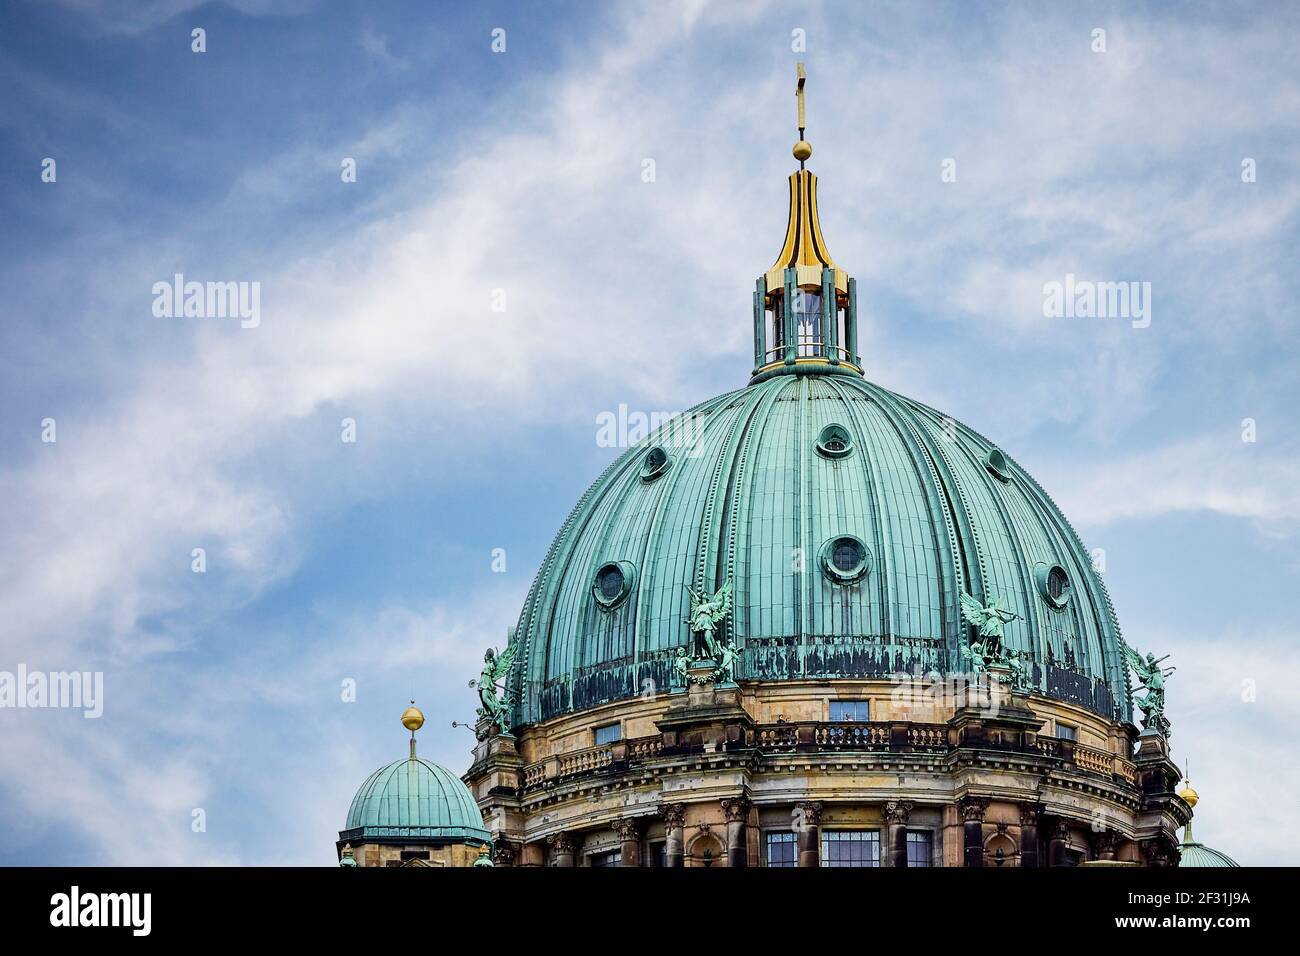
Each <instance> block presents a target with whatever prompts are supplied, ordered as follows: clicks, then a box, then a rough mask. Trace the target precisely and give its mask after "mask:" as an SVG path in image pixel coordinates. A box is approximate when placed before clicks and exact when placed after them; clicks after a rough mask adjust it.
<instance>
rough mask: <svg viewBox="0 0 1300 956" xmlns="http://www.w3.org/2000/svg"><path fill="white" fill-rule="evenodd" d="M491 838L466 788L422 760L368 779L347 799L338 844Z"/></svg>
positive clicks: (409, 760)
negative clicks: (350, 801)
mask: <svg viewBox="0 0 1300 956" xmlns="http://www.w3.org/2000/svg"><path fill="white" fill-rule="evenodd" d="M490 839H491V835H490V834H489V833H488V832H487V830H486V829H484V827H483V816H482V814H481V813H480V812H479V809H478V805H477V804H476V803H475V802H474V797H473V795H472V794H471V793H470V792H469V788H468V787H466V786H465V784H464V783H462V782H461V780H460V778H458V777H457V776H456V775H455V774H453V773H452V772H451V771H449V770H446V769H444V768H442V767H440V766H438V765H437V764H435V763H430V762H429V761H428V760H425V759H423V758H422V757H416V756H411V757H408V758H406V759H404V760H396V761H394V762H393V763H390V764H389V765H388V766H386V767H381V768H379V769H378V770H376V771H375V772H374V773H372V774H371V775H370V776H369V777H368V778H367V779H366V782H365V783H363V784H362V785H361V789H360V790H358V791H357V795H356V796H355V797H353V798H352V807H351V809H350V810H349V811H348V821H347V825H346V827H345V828H344V830H343V831H342V832H341V833H340V834H339V842H340V843H349V842H350V843H354V844H355V843H375V842H386V841H388V842H396V841H400V842H406V843H420V842H430V843H480V842H481V843H487V842H488V841H489V840H490Z"/></svg>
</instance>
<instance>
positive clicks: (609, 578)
mask: <svg viewBox="0 0 1300 956" xmlns="http://www.w3.org/2000/svg"><path fill="white" fill-rule="evenodd" d="M632 578H633V569H632V565H631V564H629V563H628V562H626V561H610V562H609V563H607V564H602V565H601V566H600V568H599V569H597V571H596V580H595V581H594V582H592V585H591V593H592V595H593V596H594V597H595V598H596V603H598V604H599V605H600V606H601V607H603V608H604V609H605V610H607V611H608V610H611V609H612V608H616V607H618V606H619V605H620V604H622V603H623V601H624V600H625V599H626V598H627V596H628V592H630V591H631V590H632Z"/></svg>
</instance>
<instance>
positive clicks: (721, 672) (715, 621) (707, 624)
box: [686, 578, 738, 680]
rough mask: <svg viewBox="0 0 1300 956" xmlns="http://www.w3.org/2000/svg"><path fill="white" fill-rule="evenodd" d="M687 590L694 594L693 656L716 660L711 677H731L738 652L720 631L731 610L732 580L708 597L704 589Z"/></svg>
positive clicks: (690, 624) (691, 625) (720, 678)
mask: <svg viewBox="0 0 1300 956" xmlns="http://www.w3.org/2000/svg"><path fill="white" fill-rule="evenodd" d="M686 592H687V593H688V594H689V595H690V596H691V616H690V617H689V618H687V619H686V624H687V626H688V627H690V629H691V633H692V634H694V635H695V654H694V659H695V660H705V661H713V662H714V664H715V665H716V666H715V667H714V670H713V674H712V675H711V679H713V680H729V679H730V678H731V665H732V663H733V662H734V661H735V659H736V656H737V653H738V652H737V651H736V649H735V648H734V647H732V646H731V645H730V644H729V643H727V642H726V641H725V640H723V639H721V638H719V637H718V630H719V628H720V627H721V625H722V623H723V622H724V621H725V620H726V619H727V615H729V614H730V613H731V579H730V578H728V579H727V582H726V583H725V584H723V585H722V587H720V588H718V590H716V591H715V592H713V596H712V597H707V598H706V597H705V596H704V591H703V590H702V589H701V590H700V591H696V590H694V589H692V588H687V589H686Z"/></svg>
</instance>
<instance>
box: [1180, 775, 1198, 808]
mask: <svg viewBox="0 0 1300 956" xmlns="http://www.w3.org/2000/svg"><path fill="white" fill-rule="evenodd" d="M1178 795H1179V796H1180V797H1182V798H1183V800H1184V802H1186V804H1187V805H1188V806H1189V807H1194V806H1196V801H1198V800H1200V799H1201V796H1200V794H1198V793H1197V792H1196V791H1195V790H1193V789H1192V784H1191V781H1188V780H1184V781H1183V789H1181V790H1179V791H1178Z"/></svg>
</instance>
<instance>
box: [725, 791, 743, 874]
mask: <svg viewBox="0 0 1300 956" xmlns="http://www.w3.org/2000/svg"><path fill="white" fill-rule="evenodd" d="M722 812H723V814H724V815H725V816H726V818H727V866H749V834H748V831H747V825H748V823H749V799H748V798H746V797H743V796H742V797H732V798H730V799H728V800H723V801H722Z"/></svg>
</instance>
